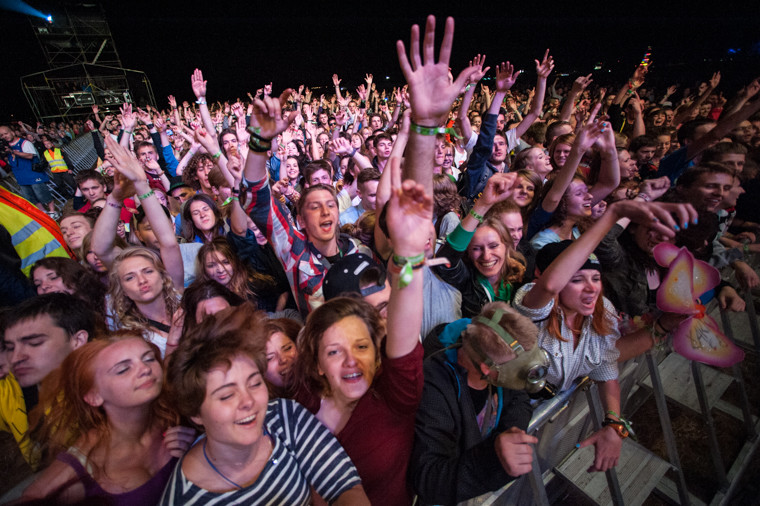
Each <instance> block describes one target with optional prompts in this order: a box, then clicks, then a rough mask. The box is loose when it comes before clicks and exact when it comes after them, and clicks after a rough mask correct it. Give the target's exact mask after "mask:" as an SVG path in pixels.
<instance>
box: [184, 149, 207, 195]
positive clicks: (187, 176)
mask: <svg viewBox="0 0 760 506" xmlns="http://www.w3.org/2000/svg"><path fill="white" fill-rule="evenodd" d="M204 161H208V162H211V163H214V159H213V158H212V157H211V155H209V154H208V153H196V154H194V155H193V156H192V158H190V161H189V162H187V167H185V170H184V172H182V181H184V182H185V183H186V184H187V185H188V186H190V188H192V189H193V190H195V191H198V190H200V189H201V182H200V181H199V180H198V165H200V163H201V162H204Z"/></svg>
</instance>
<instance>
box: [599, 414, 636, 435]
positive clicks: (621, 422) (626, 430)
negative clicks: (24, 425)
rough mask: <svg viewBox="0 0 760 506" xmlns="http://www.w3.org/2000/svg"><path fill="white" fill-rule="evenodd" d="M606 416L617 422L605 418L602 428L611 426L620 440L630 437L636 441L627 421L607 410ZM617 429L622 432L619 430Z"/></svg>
mask: <svg viewBox="0 0 760 506" xmlns="http://www.w3.org/2000/svg"><path fill="white" fill-rule="evenodd" d="M606 414H607V415H611V416H614V417H615V418H617V420H613V419H612V418H609V417H606V418H605V419H604V421H603V422H602V426H604V427H606V426H607V425H612V426H613V429H615V432H617V433H618V435H619V436H620V437H621V438H627V437H628V436H631V438H632V439H634V440H635V439H636V434H635V433H634V432H633V427H631V422H630V421H629V420H627V419H625V418H623V417H622V416H620V415H618V414H617V413H615V412H614V411H613V410H611V409H610V410H608V411H607V413H606ZM618 427H619V428H620V429H624V430H620V429H618ZM623 433H625V435H623Z"/></svg>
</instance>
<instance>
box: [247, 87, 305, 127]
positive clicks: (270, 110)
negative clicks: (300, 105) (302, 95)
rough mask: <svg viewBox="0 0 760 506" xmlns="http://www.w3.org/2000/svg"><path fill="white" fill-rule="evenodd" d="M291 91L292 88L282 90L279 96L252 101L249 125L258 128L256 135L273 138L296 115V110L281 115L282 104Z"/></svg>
mask: <svg viewBox="0 0 760 506" xmlns="http://www.w3.org/2000/svg"><path fill="white" fill-rule="evenodd" d="M291 93H293V90H292V89H287V90H285V91H283V92H282V94H281V95H280V97H279V98H275V97H270V96H265V97H264V98H263V99H262V100H260V99H256V100H254V101H253V113H252V114H251V120H250V125H251V126H252V127H253V128H258V129H260V131H259V133H258V135H260V136H261V137H263V138H264V139H273V138H274V137H275V136H276V135H277V134H279V133H280V132H283V131H285V130H286V129H287V128H288V125H290V124H291V123H292V122H293V121H294V120H295V119H296V116H297V115H298V112H297V111H291V112H289V113H288V114H287V116H285V117H283V114H282V104H285V103H286V102H287V101H288V97H290V95H291Z"/></svg>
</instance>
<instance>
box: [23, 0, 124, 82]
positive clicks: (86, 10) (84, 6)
mask: <svg viewBox="0 0 760 506" xmlns="http://www.w3.org/2000/svg"><path fill="white" fill-rule="evenodd" d="M29 20H30V22H31V24H32V28H33V29H34V34H35V35H36V36H37V41H38V42H39V44H40V47H41V48H42V52H43V54H44V55H45V59H46V60H47V62H48V65H49V66H50V68H52V69H55V68H60V67H66V66H69V65H76V64H83V63H85V64H86V63H89V64H100V65H106V66H110V67H121V66H122V65H121V60H120V59H119V53H118V52H117V51H116V45H115V44H114V41H113V37H112V36H111V30H110V28H109V27H108V21H107V20H106V15H105V12H104V11H103V7H102V6H101V5H100V4H99V3H96V2H87V3H84V2H68V3H64V4H63V5H62V6H61V7H60V11H59V12H56V13H55V15H54V16H53V21H54V22H53V23H48V22H47V21H46V20H44V19H40V18H37V17H33V16H30V18H29Z"/></svg>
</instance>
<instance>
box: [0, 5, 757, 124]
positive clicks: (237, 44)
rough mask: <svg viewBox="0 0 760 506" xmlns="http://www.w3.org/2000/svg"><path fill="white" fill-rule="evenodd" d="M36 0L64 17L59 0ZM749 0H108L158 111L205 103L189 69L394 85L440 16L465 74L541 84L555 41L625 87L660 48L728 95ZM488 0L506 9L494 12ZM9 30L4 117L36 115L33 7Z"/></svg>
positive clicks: (219, 82)
mask: <svg viewBox="0 0 760 506" xmlns="http://www.w3.org/2000/svg"><path fill="white" fill-rule="evenodd" d="M30 3H31V5H33V6H34V7H36V8H38V9H40V10H41V11H43V12H46V13H47V12H52V13H53V16H54V17H55V11H56V3H55V2H35V1H31V2H30ZM748 3H753V4H755V6H752V7H747V6H746V5H745V6H741V7H739V6H734V4H732V3H731V2H720V3H715V4H716V5H720V6H721V8H718V7H711V8H710V10H709V11H698V10H696V7H695V5H696V4H691V7H689V5H690V4H688V3H686V2H671V3H670V4H669V5H667V6H662V5H660V6H658V7H656V8H653V9H649V10H647V9H642V8H641V7H640V6H641V5H643V3H640V2H625V3H624V2H618V3H611V2H604V3H601V2H600V3H598V5H603V6H604V7H595V6H594V5H595V3H592V2H568V1H564V2H556V3H553V2H520V3H518V2H513V1H510V2H505V1H499V2H493V3H491V4H483V3H480V2H467V3H464V2H462V3H456V4H451V5H450V4H448V3H446V2H436V3H425V2H413V1H407V2H399V3H396V4H393V3H391V2H365V3H364V5H363V6H362V7H359V8H357V7H356V5H358V4H360V2H351V4H350V5H349V6H347V7H344V8H338V7H336V6H337V5H339V3H338V2H318V1H315V2H311V3H310V5H311V6H309V7H305V8H300V7H299V8H296V7H295V5H296V4H295V3H288V2H269V3H264V2H246V3H245V4H244V5H237V3H233V2H230V3H223V2H208V3H205V4H202V3H194V2H187V1H185V2H177V1H162V0H155V1H153V2H143V1H129V2H118V3H117V2H106V3H105V12H106V15H107V17H108V21H109V23H110V27H111V32H112V34H113V37H114V40H115V44H116V48H117V50H118V52H119V55H120V57H121V60H122V63H123V65H124V66H125V67H126V68H131V69H136V70H142V71H144V72H146V73H147V75H148V78H149V79H150V81H151V84H152V86H153V91H154V93H155V96H156V100H157V102H158V105H159V107H165V106H166V96H167V95H168V94H169V93H173V94H175V95H176V96H177V98H178V99H179V100H191V99H192V98H193V97H192V91H191V89H190V74H191V73H192V71H193V69H194V68H195V67H199V68H201V69H202V70H203V71H204V74H205V77H206V78H207V79H208V81H209V92H208V95H209V99H210V100H217V99H221V100H224V99H234V98H236V97H241V98H244V97H245V93H246V92H247V91H250V92H255V90H256V88H260V87H261V86H262V85H263V84H264V83H267V82H269V81H273V82H274V88H275V91H278V90H281V89H283V88H285V87H297V86H298V85H299V84H302V83H303V84H306V85H307V86H312V87H317V86H325V87H327V90H330V89H331V87H332V86H331V76H332V74H333V73H334V72H335V73H338V75H339V76H340V77H341V78H342V79H343V83H342V84H343V85H347V86H349V87H350V89H351V90H352V91H353V89H355V87H356V86H357V85H358V84H360V82H361V80H362V79H363V77H364V73H365V72H370V73H372V74H374V76H375V81H376V82H377V83H378V86H379V87H383V85H384V83H388V86H389V88H390V86H391V85H394V84H399V83H400V82H401V81H402V76H401V71H400V69H399V66H398V61H397V58H396V52H395V41H396V40H397V39H399V38H401V39H403V40H405V42H408V38H409V27H410V26H411V25H412V23H415V22H416V23H419V24H424V20H425V15H426V14H428V13H431V14H435V15H436V16H437V17H438V22H439V24H438V26H439V30H438V32H439V36H440V32H441V29H440V28H441V27H442V22H443V17H444V16H445V15H452V16H454V17H455V19H456V34H455V37H454V52H453V55H452V59H451V66H452V68H453V69H454V70H455V71H458V70H461V69H462V68H463V66H464V65H466V63H467V61H468V60H469V59H470V58H472V56H474V55H475V54H477V53H485V54H486V55H488V60H487V64H489V65H491V66H493V65H494V64H496V63H497V59H498V60H499V61H501V60H510V61H511V62H512V63H514V64H515V66H516V67H517V68H521V69H525V70H526V71H527V72H526V73H525V74H524V75H523V76H522V77H521V78H520V80H519V81H518V86H519V85H520V84H522V85H524V86H528V85H530V86H532V85H533V83H534V80H535V72H534V64H533V59H535V58H539V57H540V56H541V55H542V54H543V51H544V49H545V48H547V47H549V48H551V50H552V54H553V55H554V58H555V61H556V63H557V66H556V68H555V73H568V74H570V76H571V77H570V78H566V79H571V78H574V77H575V76H577V75H578V73H579V72H583V73H584V74H586V73H588V72H591V71H592V70H593V67H594V65H595V64H596V63H598V62H601V63H602V64H603V70H602V71H597V72H595V75H594V77H595V80H596V82H600V83H604V81H605V80H607V81H609V80H612V81H613V82H614V83H615V84H617V85H619V84H620V83H621V80H622V79H625V78H626V77H627V76H628V75H629V74H630V72H631V71H632V69H633V68H634V66H635V65H636V63H637V62H638V61H639V60H641V58H642V56H643V54H644V52H646V49H647V46H650V45H651V46H652V48H653V51H652V53H653V55H652V57H653V60H654V62H655V65H654V67H653V68H652V72H651V73H650V79H649V82H650V84H658V83H662V84H670V83H671V82H673V81H674V80H678V81H680V82H682V83H684V84H685V85H691V84H693V83H694V82H695V81H696V80H698V79H702V80H704V79H706V78H708V77H709V76H710V74H711V72H712V71H713V70H717V69H721V70H723V73H724V82H723V84H722V85H721V88H720V89H721V90H725V91H726V92H727V93H728V92H733V91H735V89H736V88H737V87H738V86H739V85H740V84H744V83H746V82H748V81H750V80H751V79H752V78H754V77H757V76H758V75H760V54H759V53H760V29H759V28H758V26H759V24H758V19H760V18H759V17H758V14H760V8H759V7H758V6H757V4H756V3H755V2H748ZM299 4H300V3H299ZM550 4H551V5H557V6H558V7H556V8H551V7H547V6H548V5H550ZM701 4H703V3H701ZM737 4H738V3H737ZM394 5H395V6H394ZM463 5H467V6H469V8H468V9H465V8H464V7H463ZM482 5H494V6H497V5H498V6H499V8H498V9H496V8H495V9H493V10H492V11H491V12H488V11H486V10H484V9H483V8H482ZM539 6H540V7H539ZM559 6H562V7H559ZM571 6H572V7H571ZM0 36H2V42H1V43H0V47H2V54H3V56H2V60H0V61H2V62H3V68H2V72H0V90H2V101H1V103H0V121H7V120H8V119H9V116H10V115H11V114H14V115H16V116H17V117H19V118H22V119H25V120H28V119H31V111H30V109H29V107H28V105H27V103H26V100H25V98H24V97H23V95H22V93H21V89H20V81H19V79H20V77H21V76H22V75H25V74H29V73H32V72H39V71H42V70H45V69H46V65H45V61H44V58H43V56H42V51H41V49H40V47H39V45H38V43H37V40H36V38H35V37H34V34H33V31H32V28H31V25H30V24H29V21H28V19H27V17H26V16H24V15H21V14H17V13H13V12H9V11H0ZM729 49H734V50H738V52H736V53H733V54H732V53H729ZM607 70H609V71H610V72H607ZM491 75H492V74H491ZM386 76H388V78H389V79H387V80H386V79H385V78H386Z"/></svg>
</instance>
